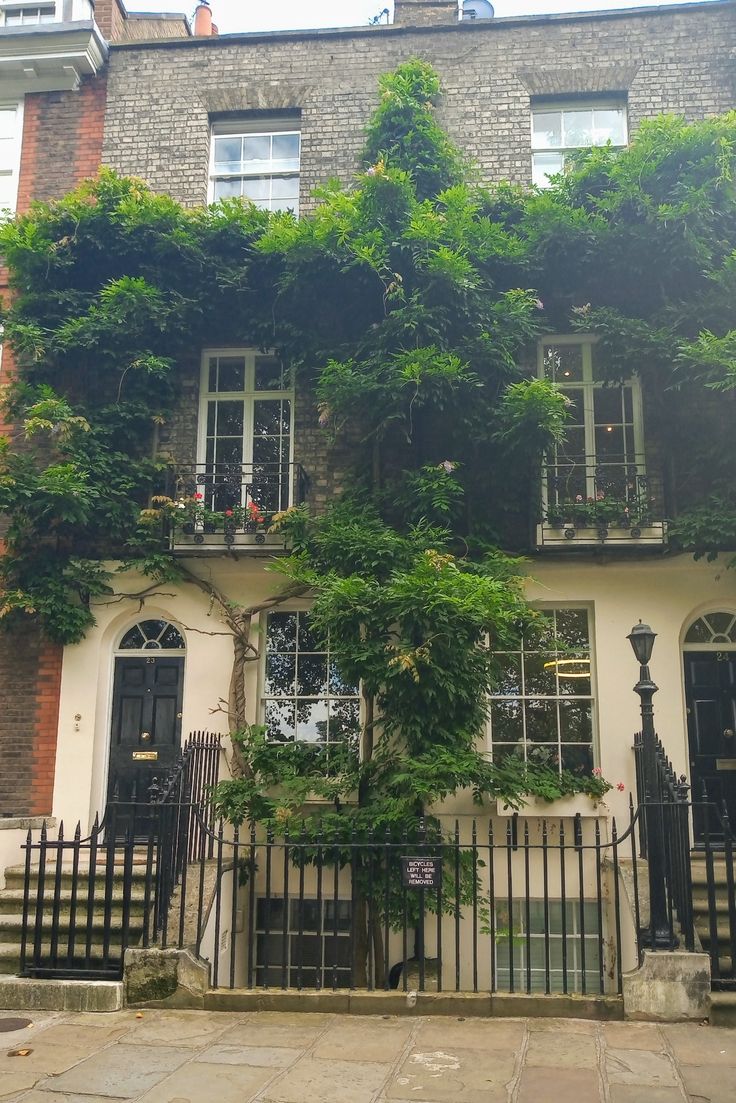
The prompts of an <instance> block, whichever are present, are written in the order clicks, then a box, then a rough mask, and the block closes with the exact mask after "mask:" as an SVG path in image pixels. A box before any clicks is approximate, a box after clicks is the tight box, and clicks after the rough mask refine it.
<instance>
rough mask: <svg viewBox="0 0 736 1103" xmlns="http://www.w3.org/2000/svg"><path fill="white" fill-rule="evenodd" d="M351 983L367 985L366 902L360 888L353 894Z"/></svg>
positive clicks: (358, 986)
mask: <svg viewBox="0 0 736 1103" xmlns="http://www.w3.org/2000/svg"><path fill="white" fill-rule="evenodd" d="M353 907H354V908H355V915H354V916H353V985H354V987H355V988H367V987H368V902H367V900H366V898H365V894H364V893H363V891H362V890H361V889H356V890H355V892H354V894H353Z"/></svg>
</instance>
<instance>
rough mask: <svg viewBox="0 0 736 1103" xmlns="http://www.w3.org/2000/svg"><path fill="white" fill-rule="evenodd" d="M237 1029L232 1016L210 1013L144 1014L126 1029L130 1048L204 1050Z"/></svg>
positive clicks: (124, 1028)
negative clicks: (180, 1047) (186, 1047)
mask: <svg viewBox="0 0 736 1103" xmlns="http://www.w3.org/2000/svg"><path fill="white" fill-rule="evenodd" d="M232 1027H233V1022H232V1018H231V1016H230V1015H227V1014H221V1013H217V1012H210V1011H172V1012H169V1013H168V1014H162V1013H161V1012H158V1013H156V1014H153V1015H151V1014H147V1015H144V1016H143V1018H142V1019H138V1020H136V1021H135V1022H134V1023H131V1024H127V1025H125V1026H123V1028H122V1029H123V1030H124V1031H125V1041H126V1043H127V1044H128V1045H170V1046H191V1047H192V1049H201V1048H202V1047H203V1046H206V1045H210V1044H211V1043H212V1042H213V1041H215V1040H219V1038H220V1036H221V1035H222V1034H224V1033H225V1032H226V1031H227V1030H231V1029H232Z"/></svg>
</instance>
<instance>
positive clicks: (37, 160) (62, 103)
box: [18, 77, 107, 211]
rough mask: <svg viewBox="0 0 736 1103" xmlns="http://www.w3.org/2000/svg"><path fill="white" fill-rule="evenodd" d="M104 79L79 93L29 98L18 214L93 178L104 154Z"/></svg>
mask: <svg viewBox="0 0 736 1103" xmlns="http://www.w3.org/2000/svg"><path fill="white" fill-rule="evenodd" d="M106 86H107V81H106V78H105V77H95V78H94V79H92V80H90V81H88V82H86V83H85V84H83V85H82V87H81V88H80V89H79V91H77V92H34V93H31V94H29V95H27V96H26V99H25V108H24V112H23V147H22V151H21V161H20V177H19V181H18V210H19V211H25V210H27V209H28V206H29V204H30V202H31V200H32V199H54V198H57V197H58V196H60V195H64V193H65V192H68V191H71V189H72V188H73V187H75V185H76V184H78V183H79V181H80V180H83V179H84V178H85V177H87V176H94V175H96V173H97V169H98V168H99V165H100V158H101V154H102V132H103V128H104V124H105V97H106Z"/></svg>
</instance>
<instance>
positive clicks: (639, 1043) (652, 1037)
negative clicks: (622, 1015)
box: [601, 1023, 667, 1053]
mask: <svg viewBox="0 0 736 1103" xmlns="http://www.w3.org/2000/svg"><path fill="white" fill-rule="evenodd" d="M601 1037H602V1038H603V1039H604V1041H605V1042H606V1045H609V1046H611V1047H612V1048H613V1049H646V1050H649V1051H650V1052H651V1053H664V1052H665V1050H666V1047H667V1043H666V1042H665V1039H664V1035H663V1034H662V1032H661V1030H660V1029H659V1027H658V1026H656V1025H654V1024H652V1023H601Z"/></svg>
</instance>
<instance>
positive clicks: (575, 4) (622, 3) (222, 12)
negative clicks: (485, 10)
mask: <svg viewBox="0 0 736 1103" xmlns="http://www.w3.org/2000/svg"><path fill="white" fill-rule="evenodd" d="M491 2H492V3H493V5H494V8H495V11H496V15H497V16H501V17H503V16H510V15H549V14H550V13H553V12H574V11H610V10H611V9H614V8H640V7H661V6H663V5H664V4H671V3H672V2H673V0H649V2H648V3H643V2H642V0H491ZM675 2H677V0H675ZM679 2H685V3H692V4H697V3H704V2H707V0H679ZM211 4H212V13H213V16H214V21H215V23H216V24H217V26H218V27H219V30H220V34H232V33H234V32H236V31H275V30H296V29H297V28H303V27H360V26H365V25H366V24H367V23H368V22H369V21H370V19H371V18H372V17H373V16H376V15H378V14H379V12H381V11H382V9H384V8H385V7H389V8H391V9H393V0H311V3H309V2H305V0H211ZM126 7H127V8H128V10H129V11H149V12H159V11H176V12H184V13H185V14H186V15H188V16H190V17H191V15H192V12H193V10H194V0H126ZM382 21H383V22H385V17H384V19H383V20H382Z"/></svg>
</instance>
